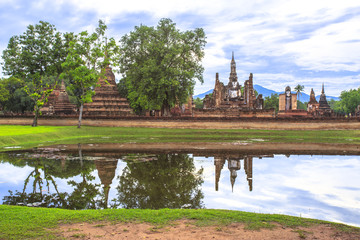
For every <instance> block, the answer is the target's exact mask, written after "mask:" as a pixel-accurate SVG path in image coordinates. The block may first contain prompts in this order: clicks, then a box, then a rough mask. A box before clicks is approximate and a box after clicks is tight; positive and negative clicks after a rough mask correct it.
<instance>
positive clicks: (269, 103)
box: [264, 94, 279, 113]
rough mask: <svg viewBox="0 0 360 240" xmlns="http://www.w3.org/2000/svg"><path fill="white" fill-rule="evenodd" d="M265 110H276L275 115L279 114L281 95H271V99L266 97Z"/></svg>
mask: <svg viewBox="0 0 360 240" xmlns="http://www.w3.org/2000/svg"><path fill="white" fill-rule="evenodd" d="M264 108H265V109H270V108H274V109H275V113H277V112H278V111H279V95H278V94H271V96H270V97H265V100H264Z"/></svg>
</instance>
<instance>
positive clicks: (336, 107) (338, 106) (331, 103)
mask: <svg viewBox="0 0 360 240" xmlns="http://www.w3.org/2000/svg"><path fill="white" fill-rule="evenodd" d="M328 104H329V106H330V108H331V109H332V110H333V111H334V112H336V113H341V114H345V112H344V110H343V109H342V108H341V102H340V101H335V100H334V99H330V100H329V101H328Z"/></svg>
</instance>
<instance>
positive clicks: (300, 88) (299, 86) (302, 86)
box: [294, 84, 305, 109]
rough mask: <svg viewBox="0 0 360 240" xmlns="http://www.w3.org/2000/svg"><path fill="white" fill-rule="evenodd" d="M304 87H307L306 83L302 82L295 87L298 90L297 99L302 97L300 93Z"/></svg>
mask: <svg viewBox="0 0 360 240" xmlns="http://www.w3.org/2000/svg"><path fill="white" fill-rule="evenodd" d="M304 88H305V87H304V85H300V84H298V85H296V86H295V87H294V90H295V91H296V94H297V99H300V95H301V93H302V92H304ZM298 109H300V108H298Z"/></svg>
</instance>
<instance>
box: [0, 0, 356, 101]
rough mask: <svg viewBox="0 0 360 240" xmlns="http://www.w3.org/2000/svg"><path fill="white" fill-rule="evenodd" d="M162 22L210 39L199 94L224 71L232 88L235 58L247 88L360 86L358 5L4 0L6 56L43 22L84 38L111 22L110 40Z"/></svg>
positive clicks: (336, 89)
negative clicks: (14, 40) (16, 40)
mask: <svg viewBox="0 0 360 240" xmlns="http://www.w3.org/2000/svg"><path fill="white" fill-rule="evenodd" d="M161 18H171V19H172V20H173V21H174V22H175V23H176V24H177V27H178V28H180V29H181V30H191V29H194V28H197V27H201V28H203V29H204V31H205V33H206V35H207V45H206V47H205V58H204V59H203V62H202V63H203V66H204V67H205V72H204V84H202V85H201V84H197V85H196V87H195V94H199V93H202V92H205V91H207V90H209V89H212V88H213V87H214V82H215V73H216V72H219V74H220V80H221V81H223V82H225V83H227V82H228V78H229V72H230V60H231V52H232V51H234V53H235V60H236V64H237V72H238V77H239V81H240V83H241V84H243V81H244V80H246V79H247V78H248V76H249V73H250V72H252V73H253V74H254V84H258V85H261V86H263V87H266V88H269V89H272V90H275V91H282V90H284V89H285V87H286V86H287V85H289V86H291V87H292V88H293V87H295V86H296V85H297V84H302V85H304V86H305V92H306V93H308V94H309V93H310V90H311V88H314V91H315V94H317V95H318V94H320V91H321V84H322V83H324V84H325V91H326V94H327V95H332V96H339V95H340V93H341V91H342V90H349V89H354V88H358V87H360V24H359V23H360V2H359V1H358V0H344V1H337V0H326V1H323V0H316V1H314V0H311V1H310V0H254V1H245V0H222V1H216V0H196V1H193V0H182V1H179V0H175V1H171V0H167V1H162V0H152V1H146V0H141V1H136V0H133V1H119V0H118V1H115V0H114V1H107V0H103V1H98V0H39V1H29V0H28V1H26V0H0V25H1V28H0V51H1V52H2V51H3V50H4V49H5V48H6V46H7V43H8V41H9V38H10V37H11V36H13V35H19V34H22V33H23V32H24V31H25V30H26V27H27V26H28V25H29V24H37V23H38V22H39V21H40V20H43V21H48V22H50V23H52V24H54V25H55V26H56V28H57V29H58V30H59V31H61V32H75V33H78V32H80V31H83V30H88V31H91V32H92V31H93V30H94V29H95V27H96V25H97V23H98V20H99V19H103V20H105V22H106V24H107V25H108V33H107V35H108V36H113V37H115V38H116V39H120V37H121V36H123V35H124V34H127V33H129V32H130V31H131V30H133V28H134V26H138V25H140V24H144V25H149V26H154V25H156V24H157V23H158V21H159V20H160V19H161ZM1 72H2V70H1ZM0 76H3V75H2V74H0Z"/></svg>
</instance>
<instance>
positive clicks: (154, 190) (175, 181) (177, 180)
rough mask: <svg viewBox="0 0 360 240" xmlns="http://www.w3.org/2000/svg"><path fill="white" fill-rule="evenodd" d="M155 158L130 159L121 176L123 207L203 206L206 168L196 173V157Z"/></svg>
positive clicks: (167, 155)
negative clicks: (202, 185) (136, 160)
mask: <svg viewBox="0 0 360 240" xmlns="http://www.w3.org/2000/svg"><path fill="white" fill-rule="evenodd" d="M152 159H154V157H152ZM155 159H157V160H152V161H145V162H134V161H131V162H130V161H128V162H127V166H126V167H125V168H124V169H123V172H122V175H121V176H119V177H118V179H119V183H120V184H119V186H118V187H117V191H118V197H117V199H116V201H117V204H118V205H120V206H121V207H124V208H149V209H159V208H182V207H183V208H184V207H186V208H202V207H203V203H202V199H203V197H204V195H203V193H202V191H201V189H200V185H201V184H202V183H203V182H204V181H203V178H202V172H203V169H202V168H201V169H200V170H199V171H197V172H195V165H194V160H193V158H192V157H189V156H188V155H187V154H162V155H157V156H156V157H155Z"/></svg>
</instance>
